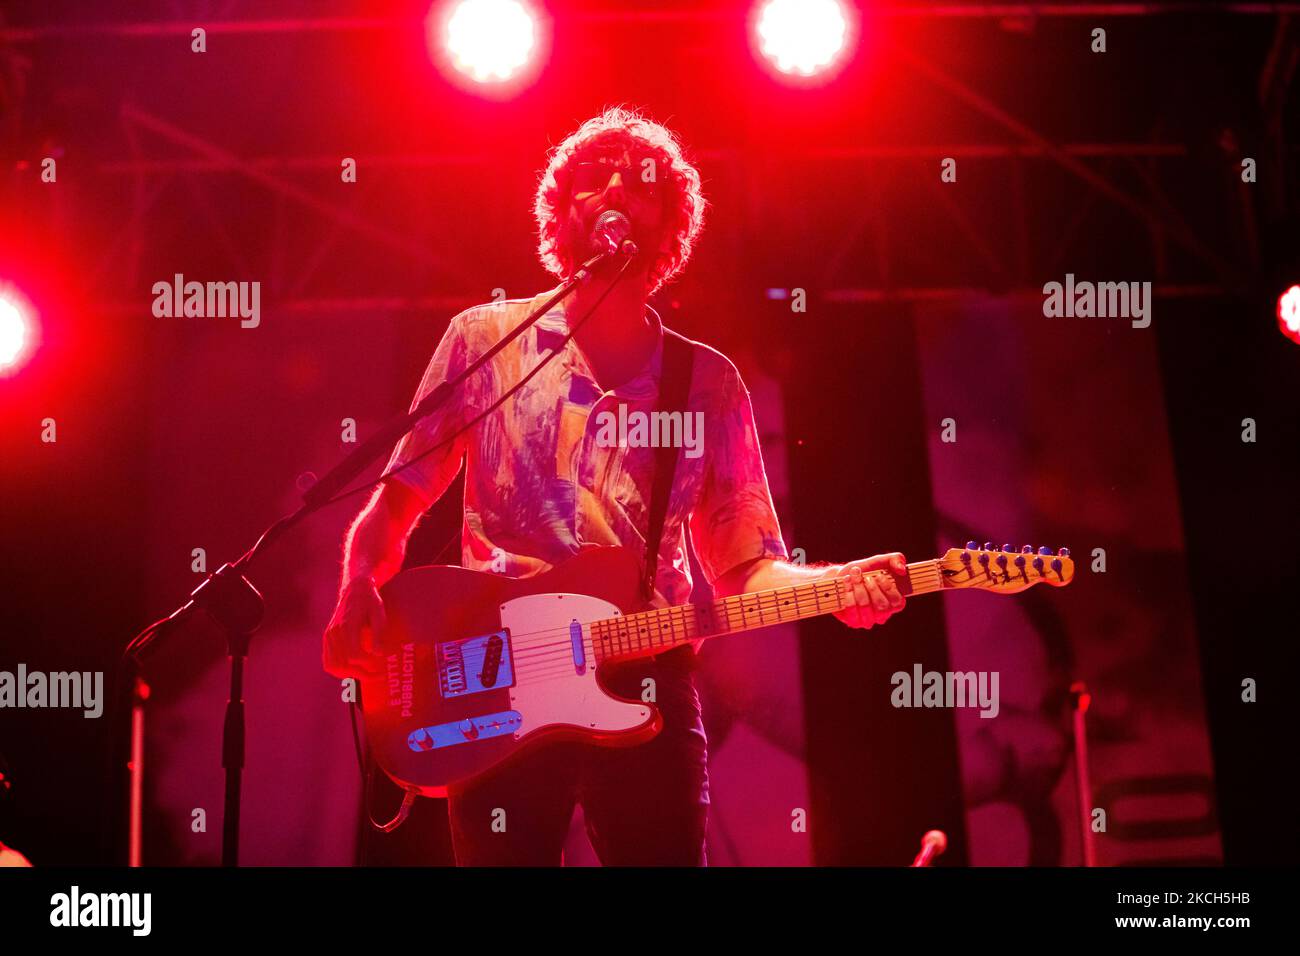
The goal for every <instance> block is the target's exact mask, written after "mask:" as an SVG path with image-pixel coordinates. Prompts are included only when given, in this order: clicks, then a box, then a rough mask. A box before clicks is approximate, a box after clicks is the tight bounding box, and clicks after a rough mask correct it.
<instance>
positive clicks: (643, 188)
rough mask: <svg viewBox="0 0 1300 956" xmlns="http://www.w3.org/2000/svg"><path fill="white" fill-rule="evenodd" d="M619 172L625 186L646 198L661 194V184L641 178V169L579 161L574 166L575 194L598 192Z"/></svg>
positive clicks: (587, 194)
mask: <svg viewBox="0 0 1300 956" xmlns="http://www.w3.org/2000/svg"><path fill="white" fill-rule="evenodd" d="M615 173H618V174H619V176H620V178H621V179H622V180H623V185H624V187H625V188H626V189H627V190H628V191H629V192H633V193H636V194H638V195H641V196H645V197H646V198H653V197H655V196H657V195H658V194H659V184H658V183H657V182H654V181H653V180H652V181H650V182H646V181H645V180H643V179H642V178H641V170H639V169H633V168H632V167H631V166H615V165H613V164H612V163H590V162H587V163H578V164H577V165H576V166H574V167H573V195H575V196H589V195H591V194H592V193H598V192H601V191H602V190H604V189H605V187H606V186H608V185H609V181H610V179H612V178H613V176H614V174H615Z"/></svg>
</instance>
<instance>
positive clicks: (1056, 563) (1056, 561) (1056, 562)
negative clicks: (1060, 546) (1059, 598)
mask: <svg viewBox="0 0 1300 956" xmlns="http://www.w3.org/2000/svg"><path fill="white" fill-rule="evenodd" d="M1052 570H1053V571H1055V572H1056V573H1057V574H1060V573H1061V559H1060V558H1052Z"/></svg>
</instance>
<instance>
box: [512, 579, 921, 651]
mask: <svg viewBox="0 0 1300 956" xmlns="http://www.w3.org/2000/svg"><path fill="white" fill-rule="evenodd" d="M923 563H930V562H923ZM909 567H912V566H911V565H909ZM931 575H934V577H935V582H936V583H937V582H938V580H939V578H940V572H939V570H938V569H934V568H931V569H926V570H924V572H923V573H922V574H921V575H920V576H921V577H925V578H928V577H930V576H931ZM910 576H911V578H913V579H915V578H916V577H917V574H916V573H915V572H913V573H912V574H911V575H910ZM843 580H845V579H843V578H832V579H831V580H830V581H826V582H816V583H818V584H823V585H830V584H836V585H837V586H838V582H840V581H843ZM813 583H814V582H809V584H792V585H787V586H785V587H779V588H769V589H767V590H764V591H753V592H750V593H749V594H743V595H733V596H732V597H728V598H721V599H719V600H717V601H714V602H713V603H712V604H711V605H710V604H703V605H696V604H676V605H673V606H672V607H668V608H647V609H645V610H643V611H633V612H632V613H630V614H625V615H621V616H618V617H611V618H601V619H600V620H599V621H596V622H586V623H585V624H584V626H590V625H591V624H592V623H605V622H612V626H613V627H615V628H619V627H623V626H624V625H623V623H622V622H625V621H627V620H628V619H629V618H631V617H633V616H635V615H638V614H647V615H649V614H655V613H664V612H668V611H675V610H677V609H679V608H681V609H682V610H684V611H698V610H699V609H702V608H703V609H710V608H711V609H713V610H717V609H719V608H720V607H721V606H722V605H724V604H726V603H727V602H736V605H737V606H738V607H742V608H743V607H744V605H743V602H742V600H740V599H744V598H749V597H755V596H759V595H762V596H767V595H772V596H773V597H775V596H776V595H778V594H779V593H781V592H785V591H788V590H799V589H802V588H805V587H809V586H810V585H811V584H813ZM928 586H929V585H928V584H923V585H921V586H919V587H917V586H914V587H913V588H912V592H911V593H912V594H921V593H926V592H925V588H926V587H928ZM815 597H816V595H815V594H806V595H804V596H803V597H802V598H801V599H800V600H803V601H807V600H810V599H815ZM711 613H712V612H711ZM721 613H725V612H720V613H718V614H715V617H717V616H721ZM826 613H828V614H829V613H831V612H830V611H828V612H826ZM774 623H776V622H774ZM759 626H764V625H759ZM568 633H569V625H567V624H564V625H558V626H556V627H549V628H539V629H538V630H535V631H520V632H518V633H512V634H511V640H512V641H520V640H522V639H523V638H526V637H532V636H535V635H547V636H548V637H553V636H557V635H560V634H565V635H567V634H568ZM557 643H558V644H561V645H564V646H567V645H568V641H567V640H564V641H558V642H557ZM525 646H537V645H536V644H535V643H526V645H525Z"/></svg>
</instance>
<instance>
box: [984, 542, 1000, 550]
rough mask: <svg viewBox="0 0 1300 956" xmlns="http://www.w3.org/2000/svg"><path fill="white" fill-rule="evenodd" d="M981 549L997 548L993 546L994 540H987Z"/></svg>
mask: <svg viewBox="0 0 1300 956" xmlns="http://www.w3.org/2000/svg"><path fill="white" fill-rule="evenodd" d="M980 550H981V551H996V550H997V548H995V547H993V542H992V541H985V542H984V546H983V547H982V548H980Z"/></svg>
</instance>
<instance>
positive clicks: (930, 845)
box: [912, 830, 948, 866]
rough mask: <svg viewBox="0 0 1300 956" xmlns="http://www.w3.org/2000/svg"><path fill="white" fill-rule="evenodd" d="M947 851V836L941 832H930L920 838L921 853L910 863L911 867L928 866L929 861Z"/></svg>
mask: <svg viewBox="0 0 1300 956" xmlns="http://www.w3.org/2000/svg"><path fill="white" fill-rule="evenodd" d="M946 849H948V835H947V834H946V833H944V832H943V831H942V830H930V831H929V832H928V833H926V835H925V836H923V837H921V852H920V853H918V854H917V855H916V859H915V860H913V861H912V865H913V866H929V865H930V861H931V860H933V859H934V858H935V857H936V856H938V855H939V854H940V853H942V852H943V851H944V850H946Z"/></svg>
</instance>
